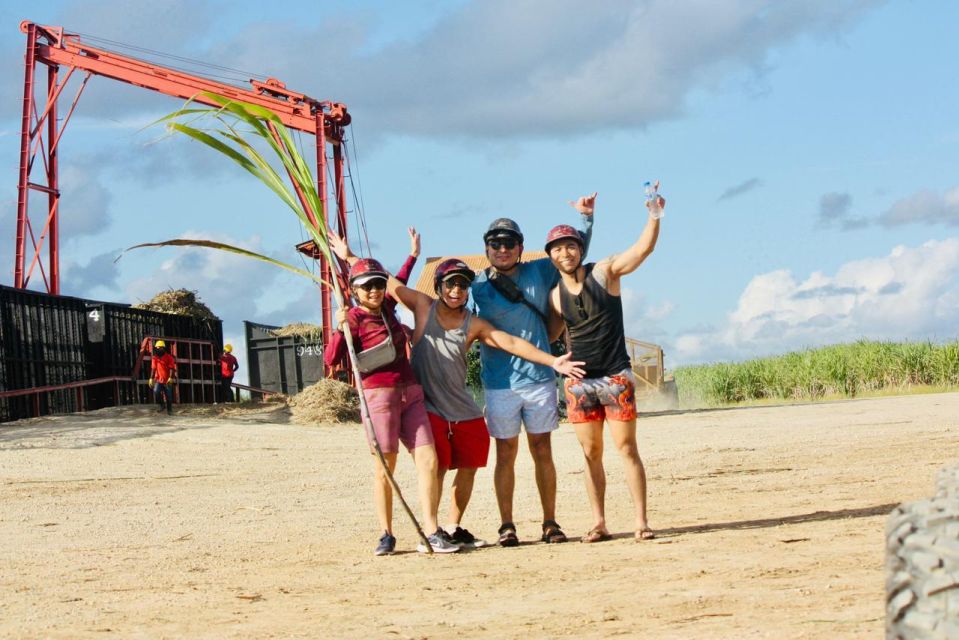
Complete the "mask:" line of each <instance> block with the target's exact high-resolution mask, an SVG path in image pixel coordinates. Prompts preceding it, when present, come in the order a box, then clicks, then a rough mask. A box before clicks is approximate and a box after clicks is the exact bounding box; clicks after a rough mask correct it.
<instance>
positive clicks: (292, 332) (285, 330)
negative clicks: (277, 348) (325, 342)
mask: <svg viewBox="0 0 959 640" xmlns="http://www.w3.org/2000/svg"><path fill="white" fill-rule="evenodd" d="M270 335H271V336H275V337H277V338H283V337H286V336H296V337H298V338H303V339H304V340H306V341H307V342H320V341H321V339H322V337H323V327H321V326H320V325H318V324H310V323H309V322H293V323H291V324H288V325H286V326H285V327H280V328H279V329H273V330H271V331H270Z"/></svg>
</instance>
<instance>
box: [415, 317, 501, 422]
mask: <svg viewBox="0 0 959 640" xmlns="http://www.w3.org/2000/svg"><path fill="white" fill-rule="evenodd" d="M437 304H439V301H436V302H434V303H433V306H432V307H430V314H429V316H428V318H427V320H426V328H425V329H424V331H423V335H422V336H421V337H420V340H419V342H417V343H416V344H415V345H413V353H412V357H411V358H410V364H412V365H413V373H415V374H416V379H417V380H418V381H419V383H420V386H422V387H423V393H424V395H425V396H426V409H427V410H428V411H430V412H431V413H435V414H436V415H438V416H440V417H442V418H444V419H446V420H450V421H451V422H459V421H461V420H473V419H475V418H480V417H482V416H483V411H482V410H481V409H480V408H479V407H478V406H477V405H476V401H475V400H473V395H472V394H471V393H470V392H469V389H467V388H466V347H467V345H466V336H467V335H468V334H469V327H470V322H471V321H472V319H473V314H472V313H471V312H470V311H469V310H468V309H467V311H466V318H465V319H464V320H463V324H462V325H460V326H459V327H458V328H456V329H450V330H448V331H447V330H446V329H444V328H443V327H442V326H440V323H439V321H438V320H437V319H436V305H437Z"/></svg>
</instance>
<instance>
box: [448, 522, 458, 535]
mask: <svg viewBox="0 0 959 640" xmlns="http://www.w3.org/2000/svg"><path fill="white" fill-rule="evenodd" d="M457 527H459V525H458V524H448V525H446V527H445V529H446V533H448V534H450V535H453V533H455V532H456V528H457Z"/></svg>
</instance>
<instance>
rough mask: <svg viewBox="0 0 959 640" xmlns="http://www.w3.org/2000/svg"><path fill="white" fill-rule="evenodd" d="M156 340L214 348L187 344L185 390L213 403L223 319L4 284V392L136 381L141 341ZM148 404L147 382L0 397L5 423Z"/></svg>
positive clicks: (0, 364)
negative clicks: (199, 342)
mask: <svg viewBox="0 0 959 640" xmlns="http://www.w3.org/2000/svg"><path fill="white" fill-rule="evenodd" d="M150 335H153V336H164V337H169V338H181V339H184V340H202V341H209V342H210V343H212V349H211V348H209V347H206V348H201V347H199V346H194V345H190V346H189V353H188V354H187V355H185V356H184V359H185V360H186V362H185V363H184V364H185V367H184V369H185V371H184V374H185V375H183V376H182V377H183V381H184V382H183V385H181V386H182V388H181V389H180V394H181V400H182V401H185V402H211V401H212V400H213V394H212V389H208V388H207V387H211V386H212V382H210V381H212V380H213V370H214V362H213V361H214V359H215V356H216V353H218V349H219V348H220V346H221V345H222V344H223V326H222V322H221V321H220V320H202V319H199V318H195V317H192V316H181V315H174V314H170V313H160V312H156V311H147V310H145V309H134V308H132V307H130V306H129V305H124V304H115V303H109V302H97V301H92V300H83V299H81V298H73V297H70V296H54V295H49V294H46V293H40V292H36V291H28V290H23V289H14V288H11V287H4V286H0V391H13V390H20V389H31V388H36V387H44V386H55V385H62V384H67V383H72V382H80V381H84V380H90V379H94V378H104V377H111V376H120V377H131V376H132V373H133V368H134V366H135V364H136V361H137V357H138V356H139V350H140V344H141V342H142V341H143V339H144V338H145V337H147V336H150ZM203 381H207V382H206V384H203ZM149 400H150V398H149V390H148V389H147V388H146V385H145V384H142V385H128V384H123V385H116V384H99V385H95V386H86V387H83V388H82V389H80V390H79V391H78V390H77V389H65V390H56V391H49V392H44V393H42V394H39V395H38V398H37V399H35V400H31V399H29V398H28V397H25V396H17V397H11V398H0V421H6V420H16V419H19V418H24V417H29V416H31V415H35V414H36V413H39V414H40V415H43V414H47V413H64V412H71V411H77V410H80V409H97V408H101V407H107V406H113V405H116V404H126V403H131V402H143V401H149Z"/></svg>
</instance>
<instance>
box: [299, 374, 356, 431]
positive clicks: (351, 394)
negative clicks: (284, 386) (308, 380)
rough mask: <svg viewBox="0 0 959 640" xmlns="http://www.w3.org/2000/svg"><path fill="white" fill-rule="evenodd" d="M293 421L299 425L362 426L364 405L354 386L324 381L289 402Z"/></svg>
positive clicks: (334, 381)
mask: <svg viewBox="0 0 959 640" xmlns="http://www.w3.org/2000/svg"><path fill="white" fill-rule="evenodd" d="M289 404H290V413H291V415H292V421H293V422H295V423H297V424H316V423H318V422H325V423H330V422H359V421H360V401H359V398H358V397H357V394H356V389H354V388H353V387H351V386H350V385H348V384H346V383H343V382H340V381H338V380H332V379H330V378H324V379H323V380H320V381H319V382H317V383H316V384H313V385H310V386H309V387H307V388H306V389H303V391H301V392H299V393H298V394H296V395H295V396H293V397H291V398H290V400H289Z"/></svg>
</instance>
